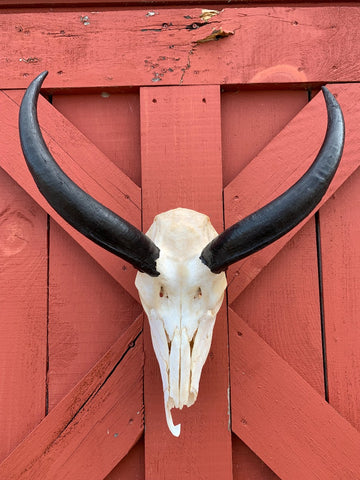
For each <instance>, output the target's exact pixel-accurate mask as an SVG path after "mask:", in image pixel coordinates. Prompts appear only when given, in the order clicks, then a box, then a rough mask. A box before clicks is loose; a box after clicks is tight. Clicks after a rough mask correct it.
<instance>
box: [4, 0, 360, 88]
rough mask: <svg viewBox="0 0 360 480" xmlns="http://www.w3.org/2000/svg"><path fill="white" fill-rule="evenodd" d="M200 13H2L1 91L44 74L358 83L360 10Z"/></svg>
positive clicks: (61, 78)
mask: <svg viewBox="0 0 360 480" xmlns="http://www.w3.org/2000/svg"><path fill="white" fill-rule="evenodd" d="M201 15H202V10H201V9H200V8H182V9H172V10H169V9H159V10H155V9H149V7H146V8H145V9H139V10H131V11H130V10H124V11H103V12H94V11H92V10H91V9H89V10H84V9H82V10H80V11H79V10H78V11H67V12H66V11H62V12H61V22H59V14H58V12H56V11H53V12H51V11H46V12H41V11H39V12H38V13H37V15H35V16H34V15H33V13H31V12H30V13H8V14H6V15H1V16H0V32H1V37H0V40H1V41H2V44H6V46H7V48H6V52H5V55H4V59H3V62H2V63H1V68H0V88H25V87H26V86H27V84H28V82H29V80H30V79H31V78H33V77H34V76H35V75H37V74H38V73H39V72H40V71H42V70H45V69H47V70H49V71H50V74H49V78H48V80H47V88H51V89H52V88H69V87H73V88H77V87H82V88H83V87H85V86H87V87H98V88H101V89H102V88H109V87H118V86H119V85H122V86H126V85H127V86H134V85H141V86H146V85H147V86H154V85H159V84H163V85H185V84H247V85H259V84H265V83H274V84H276V85H278V84H289V83H290V84H303V83H307V84H311V83H317V84H319V83H323V82H324V81H325V80H326V81H327V82H354V81H358V79H359V73H360V66H359V62H358V58H359V54H360V52H359V48H360V47H359V45H360V32H359V29H358V28H357V24H356V22H354V18H357V17H358V15H359V7H358V6H357V5H355V6H341V7H339V6H338V5H334V6H332V5H331V6H318V7H314V6H311V7H301V8H291V9H290V8H288V7H287V6H283V7H274V6H256V7H253V8H251V7H248V8H238V9H236V8H225V9H224V10H223V11H222V12H221V13H219V14H218V15H215V16H213V17H211V18H210V19H209V20H208V22H206V21H205V20H204V19H203V18H202V17H201ZM335 18H336V22H334V19H335ZM214 31H215V32H217V31H219V33H218V35H219V36H216V34H215V35H213V40H216V39H218V38H220V39H219V41H211V35H212V34H213V33H214ZM221 32H222V33H221ZM221 35H225V37H221ZM209 38H210V41H205V42H204V40H208V39H209ZM269 38H271V42H270V41H269ZM349 39H351V41H349ZM69 52H71V55H69ZM85 79H86V80H85Z"/></svg>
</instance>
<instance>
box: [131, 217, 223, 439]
mask: <svg viewBox="0 0 360 480" xmlns="http://www.w3.org/2000/svg"><path fill="white" fill-rule="evenodd" d="M147 236H148V237H149V238H151V240H152V241H153V242H154V243H155V244H156V245H157V246H158V247H159V248H160V256H159V258H158V260H157V262H156V269H157V271H158V272H159V273H160V275H159V276H158V277H150V276H149V275H147V274H146V273H141V272H138V274H137V276H136V280H135V285H136V287H137V289H138V290H139V295H140V299H141V303H142V305H143V307H144V310H145V312H146V314H147V316H148V319H149V323H150V330H151V339H152V344H153V347H154V350H155V354H156V358H157V361H158V363H159V366H160V372H161V378H162V383H163V389H164V402H165V411H166V420H167V424H168V427H169V429H170V431H171V433H172V434H173V435H175V436H176V437H178V436H179V435H180V425H176V426H175V425H174V424H173V421H172V417H171V412H170V410H171V409H172V408H173V407H175V408H180V409H181V408H183V406H184V405H185V406H187V407H190V406H191V405H192V404H193V403H194V402H195V400H196V398H197V395H198V390H199V381H200V375H201V370H202V368H203V366H204V363H205V361H206V358H207V356H208V353H209V350H210V345H211V339H212V332H213V328H214V324H215V319H216V314H217V312H218V311H219V308H220V307H221V304H222V301H223V298H224V291H225V288H226V277H225V274H224V273H220V274H215V273H212V272H211V270H210V269H209V268H208V267H206V266H205V265H204V264H203V263H202V261H201V260H200V253H201V251H202V250H203V248H204V247H205V246H206V245H207V244H208V243H209V242H210V241H211V240H213V239H214V238H215V237H217V233H216V231H215V229H214V227H213V226H212V225H211V223H210V220H209V217H207V216H206V215H203V214H201V213H198V212H195V211H193V210H187V209H185V208H177V209H176V210H170V211H168V212H165V213H161V214H160V215H157V216H156V217H155V220H154V223H153V224H152V225H151V227H150V229H149V231H148V232H147Z"/></svg>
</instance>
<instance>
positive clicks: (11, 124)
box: [0, 91, 141, 299]
mask: <svg viewBox="0 0 360 480" xmlns="http://www.w3.org/2000/svg"><path fill="white" fill-rule="evenodd" d="M22 95H23V92H18V91H16V92H7V93H6V94H5V93H4V92H3V93H2V94H1V95H0V106H1V112H2V115H1V118H0V128H1V129H3V130H5V129H6V130H5V131H7V132H8V135H7V136H5V137H4V136H2V138H1V151H2V155H1V158H0V166H1V167H2V168H3V169H4V170H5V171H6V172H7V173H8V174H9V175H10V176H11V177H12V178H13V179H14V180H15V181H16V182H17V183H18V184H19V185H20V186H21V187H22V188H23V189H24V190H25V191H26V192H27V193H28V194H29V195H30V196H31V197H32V198H34V200H36V202H37V203H38V204H39V205H40V206H41V207H43V208H44V210H45V211H46V212H48V213H49V214H50V215H51V216H52V217H53V218H54V219H55V220H56V222H57V223H59V224H60V225H61V226H62V227H63V228H64V230H66V231H67V232H68V233H69V234H70V235H71V236H72V237H73V238H74V239H75V240H76V241H77V242H78V243H79V244H80V245H81V246H82V247H83V248H84V249H85V250H86V251H87V252H88V253H89V254H90V255H91V256H92V257H94V258H95V259H96V261H97V262H98V263H99V264H100V265H101V266H102V267H103V268H104V269H105V270H106V271H107V272H108V273H110V275H111V276H113V277H114V278H115V280H116V281H118V282H119V283H120V284H121V286H122V287H123V288H125V289H126V290H127V291H128V292H129V293H130V294H131V295H132V296H133V297H134V298H135V299H138V295H137V292H136V289H135V286H134V278H135V273H136V272H135V269H133V268H132V267H131V266H129V264H128V263H127V262H125V261H123V260H122V259H120V258H118V257H115V256H114V255H113V254H111V253H109V252H107V251H105V250H104V249H103V248H101V247H99V246H98V245H95V244H94V243H93V242H91V241H90V240H88V239H87V238H85V237H84V236H83V235H81V234H80V233H78V232H77V231H75V229H73V228H72V227H71V226H69V225H68V224H67V223H66V222H65V221H64V220H63V219H62V218H61V217H60V216H59V215H58V214H57V213H56V212H54V210H53V209H52V208H51V207H50V206H49V204H48V203H47V202H46V200H45V199H44V198H43V197H42V195H41V194H40V193H39V191H38V189H37V188H36V185H35V183H34V181H33V179H32V177H31V175H30V173H29V171H28V169H27V167H26V163H25V161H24V158H23V155H22V153H21V148H20V142H19V135H18V108H19V107H18V106H19V104H20V101H21V98H22ZM39 121H40V125H41V127H42V129H43V133H44V137H45V140H46V142H47V143H48V145H49V148H50V150H51V152H52V153H53V155H54V157H55V158H56V160H57V161H58V163H59V165H60V166H61V167H62V168H63V169H64V171H65V172H66V173H67V174H68V175H69V176H70V177H71V178H72V179H73V180H74V181H75V182H76V183H77V184H78V185H79V186H80V187H82V188H84V189H85V190H86V191H87V192H88V193H89V194H90V195H92V196H93V197H95V198H96V199H97V200H99V201H100V202H102V203H103V204H104V205H106V206H107V207H109V208H110V209H111V210H113V211H114V212H115V213H117V214H118V215H120V216H122V217H123V218H125V219H126V220H128V221H130V222H131V223H133V224H134V225H135V226H137V227H139V228H140V222H141V212H140V189H139V188H138V187H137V186H136V185H135V184H134V183H133V182H132V181H131V180H130V179H129V178H128V177H127V176H126V175H124V174H123V173H122V172H121V171H120V170H119V169H118V168H117V167H116V166H115V165H114V164H113V163H112V162H111V161H110V160H108V159H107V158H106V157H105V155H104V154H103V153H101V152H100V150H99V149H97V148H96V147H95V146H94V145H93V144H92V143H91V142H90V141H89V140H88V139H87V138H86V137H85V136H84V135H83V134H82V133H81V132H79V131H78V130H77V129H76V128H75V127H74V126H73V125H71V123H70V122H68V121H67V120H66V119H65V118H64V117H63V116H62V115H61V114H60V113H59V112H57V110H56V109H55V108H53V107H52V106H51V105H50V104H49V103H48V102H46V100H44V99H42V98H40V99H39Z"/></svg>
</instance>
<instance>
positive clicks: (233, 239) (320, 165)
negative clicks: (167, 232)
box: [200, 87, 345, 273]
mask: <svg viewBox="0 0 360 480" xmlns="http://www.w3.org/2000/svg"><path fill="white" fill-rule="evenodd" d="M322 91H323V94H324V97H325V102H326V108H327V114H328V125H327V131H326V135H325V139H324V142H323V144H322V147H321V149H320V151H319V153H318V155H317V157H316V158H315V160H314V162H313V164H312V165H311V166H310V168H309V169H308V170H307V171H306V172H305V174H304V175H303V176H302V177H301V178H300V180H298V181H297V182H296V183H295V184H294V185H293V186H292V187H290V188H289V189H288V190H287V191H286V192H284V193H283V194H282V195H280V196H279V197H277V198H276V199H275V200H273V201H272V202H270V203H268V204H267V205H265V206H264V207H262V208H260V209H259V210H257V211H256V212H254V213H252V214H251V215H249V216H247V217H245V218H244V219H243V220H240V221H239V222H238V223H235V224H234V225H233V226H231V227H229V228H228V229H226V230H225V231H224V232H223V233H221V234H220V235H218V236H217V237H216V238H215V239H214V240H213V241H212V242H210V243H209V244H208V245H207V246H206V247H205V248H204V250H203V251H202V253H201V257H200V258H201V260H202V262H203V263H204V264H205V265H207V266H208V267H209V268H210V270H211V271H212V272H213V273H220V272H222V271H224V270H226V268H227V267H228V266H229V265H232V264H233V263H235V262H237V261H238V260H241V259H243V258H245V257H247V256H248V255H251V254H253V253H255V252H257V251H258V250H261V249H262V248H264V247H266V246H267V245H270V243H272V242H274V241H275V240H277V239H278V238H280V237H282V236H283V235H285V234H286V233H287V232H289V231H290V230H291V229H292V228H294V227H295V226H296V225H297V224H298V223H300V222H301V221H302V220H303V219H304V218H305V217H307V215H309V213H310V212H311V211H312V210H313V209H314V208H315V207H316V205H317V204H318V203H319V202H320V200H321V199H322V197H323V196H324V194H325V192H326V190H327V188H328V186H329V185H330V182H331V180H332V178H333V176H334V175H335V172H336V170H337V167H338V165H339V162H340V159H341V155H342V151H343V146H344V138H345V127H344V118H343V115H342V112H341V108H340V106H339V104H338V102H337V101H336V100H335V98H334V97H333V95H332V94H331V93H330V92H329V90H328V89H327V88H325V87H323V88H322Z"/></svg>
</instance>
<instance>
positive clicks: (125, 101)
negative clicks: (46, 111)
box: [52, 90, 141, 185]
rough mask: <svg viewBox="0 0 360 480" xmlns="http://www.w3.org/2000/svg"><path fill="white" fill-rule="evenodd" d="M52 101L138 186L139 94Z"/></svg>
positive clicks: (65, 97)
mask: <svg viewBox="0 0 360 480" xmlns="http://www.w3.org/2000/svg"><path fill="white" fill-rule="evenodd" d="M52 104H53V105H54V107H56V108H57V109H58V110H59V111H60V112H61V113H62V114H63V115H65V117H66V118H67V119H69V120H70V121H71V123H73V124H74V125H76V127H77V128H78V129H79V130H80V131H81V132H82V133H83V134H84V135H86V136H87V137H88V138H89V139H91V141H92V142H93V143H94V145H96V146H97V147H98V148H99V149H100V150H101V151H102V152H103V153H105V155H106V156H107V157H108V158H109V159H110V160H112V161H113V162H114V164H115V165H116V166H118V167H119V168H121V170H122V171H123V172H124V173H125V174H126V175H127V176H128V177H129V178H131V179H132V180H133V181H134V182H135V183H136V184H137V185H140V180H141V178H140V105H139V94H138V93H109V92H107V91H106V90H104V91H103V92H101V93H97V94H79V95H54V96H53V100H52Z"/></svg>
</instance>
